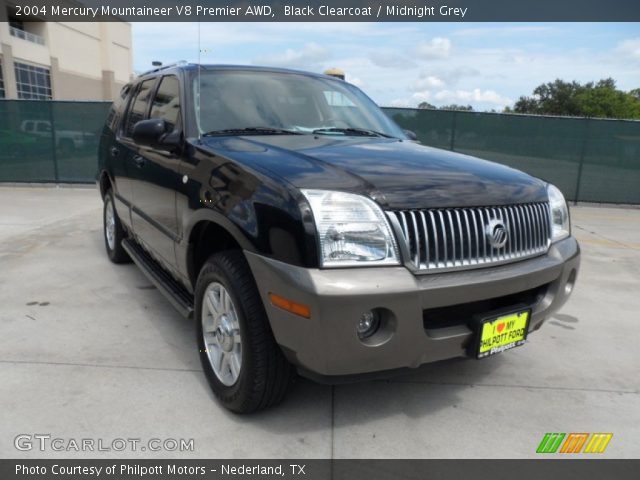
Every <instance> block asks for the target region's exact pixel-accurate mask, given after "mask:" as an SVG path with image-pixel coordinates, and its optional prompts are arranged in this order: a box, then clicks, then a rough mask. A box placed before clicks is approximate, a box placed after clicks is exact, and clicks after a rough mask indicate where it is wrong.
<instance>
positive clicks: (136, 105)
mask: <svg viewBox="0 0 640 480" xmlns="http://www.w3.org/2000/svg"><path fill="white" fill-rule="evenodd" d="M155 81H156V79H155V78H150V79H149V80H145V81H144V82H142V83H141V84H140V87H139V88H138V92H137V93H136V96H135V98H134V99H133V100H132V101H131V106H130V107H129V114H128V115H127V123H126V125H125V129H124V135H125V136H126V137H131V133H132V132H133V126H134V125H135V124H136V123H138V122H139V121H140V120H144V118H145V114H146V113H147V105H149V97H150V96H151V91H152V90H153V84H154V83H155Z"/></svg>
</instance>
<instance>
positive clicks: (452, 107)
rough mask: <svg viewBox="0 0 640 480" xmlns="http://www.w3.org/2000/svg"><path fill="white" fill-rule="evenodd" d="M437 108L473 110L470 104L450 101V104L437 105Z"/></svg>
mask: <svg viewBox="0 0 640 480" xmlns="http://www.w3.org/2000/svg"><path fill="white" fill-rule="evenodd" d="M439 110H458V111H460V112H473V107H472V106H471V105H458V104H456V103H452V104H451V105H443V106H441V107H439Z"/></svg>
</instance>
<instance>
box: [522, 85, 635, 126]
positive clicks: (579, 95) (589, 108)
mask: <svg viewBox="0 0 640 480" xmlns="http://www.w3.org/2000/svg"><path fill="white" fill-rule="evenodd" d="M513 111H514V112H516V113H533V114H537V115H570V116H576V117H604V118H640V89H636V90H632V91H631V92H624V91H622V90H618V89H617V88H616V82H615V80H613V79H612V78H605V79H602V80H600V81H598V82H597V83H593V82H588V83H585V84H584V85H582V84H580V83H579V82H576V81H573V82H565V81H563V80H560V79H557V80H555V81H553V82H549V83H544V84H542V85H539V86H538V87H536V88H535V90H534V91H533V95H532V96H530V97H527V96H522V97H520V98H519V99H518V101H517V102H516V103H515V105H514V107H513Z"/></svg>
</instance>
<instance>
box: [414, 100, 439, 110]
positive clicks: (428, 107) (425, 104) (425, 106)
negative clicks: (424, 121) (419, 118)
mask: <svg viewBox="0 0 640 480" xmlns="http://www.w3.org/2000/svg"><path fill="white" fill-rule="evenodd" d="M418 108H419V109H421V110H435V109H436V107H435V106H433V105H431V104H430V103H429V102H420V103H419V104H418Z"/></svg>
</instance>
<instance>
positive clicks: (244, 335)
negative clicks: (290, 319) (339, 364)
mask: <svg viewBox="0 0 640 480" xmlns="http://www.w3.org/2000/svg"><path fill="white" fill-rule="evenodd" d="M225 295H226V298H227V302H225V299H224V296H225ZM205 296H206V298H205ZM194 316H195V320H196V332H197V336H198V337H197V340H198V347H199V350H200V360H201V362H202V367H203V369H204V373H205V375H206V377H207V380H208V382H209V385H210V386H211V389H212V390H213V393H214V394H215V396H216V397H217V398H218V400H219V401H220V402H221V403H222V404H223V405H224V406H225V407H226V408H227V409H229V410H231V411H233V412H236V413H251V412H255V411H258V410H262V409H265V408H268V407H271V406H274V405H276V404H278V403H279V402H280V401H282V399H283V398H284V396H285V394H286V393H287V390H288V388H289V385H290V384H291V381H292V379H293V376H294V370H293V367H292V366H291V365H290V364H289V362H288V361H287V360H286V359H285V357H284V355H283V354H282V351H281V350H280V347H278V345H277V344H276V341H275V339H274V337H273V333H272V332H271V327H270V325H269V320H268V318H267V314H266V312H265V310H264V306H263V304H262V300H261V299H260V296H259V294H258V289H257V287H256V284H255V281H254V279H253V276H252V274H251V270H250V269H249V265H248V264H247V261H246V259H245V257H244V255H243V254H242V252H241V251H236V250H230V251H225V252H220V253H217V254H214V255H212V256H211V257H210V258H209V259H208V260H207V261H206V262H205V264H204V266H203V267H202V270H201V271H200V274H199V275H198V280H197V283H196V294H195V315H194ZM216 317H217V318H216ZM205 332H207V333H205ZM205 337H206V343H205ZM214 362H215V363H216V364H217V368H214ZM216 370H217V371H216ZM234 371H235V372H234Z"/></svg>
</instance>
